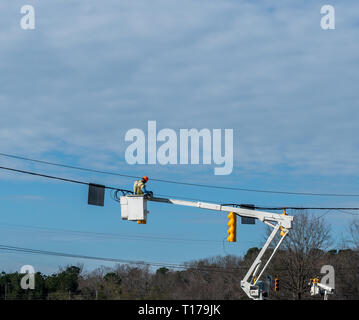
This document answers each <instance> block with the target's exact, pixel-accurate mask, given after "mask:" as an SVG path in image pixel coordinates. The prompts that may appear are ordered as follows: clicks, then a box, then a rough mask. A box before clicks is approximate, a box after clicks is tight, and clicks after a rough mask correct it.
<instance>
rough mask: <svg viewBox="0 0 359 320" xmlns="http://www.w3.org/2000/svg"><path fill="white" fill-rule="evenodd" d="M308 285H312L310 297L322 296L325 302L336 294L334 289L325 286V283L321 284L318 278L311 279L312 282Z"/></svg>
mask: <svg viewBox="0 0 359 320" xmlns="http://www.w3.org/2000/svg"><path fill="white" fill-rule="evenodd" d="M308 285H311V287H310V295H311V296H315V295H318V294H320V295H322V296H324V298H323V299H324V300H328V295H330V294H333V293H334V288H332V287H330V286H328V285H325V284H324V283H320V282H319V279H318V278H313V279H310V282H309V283H308Z"/></svg>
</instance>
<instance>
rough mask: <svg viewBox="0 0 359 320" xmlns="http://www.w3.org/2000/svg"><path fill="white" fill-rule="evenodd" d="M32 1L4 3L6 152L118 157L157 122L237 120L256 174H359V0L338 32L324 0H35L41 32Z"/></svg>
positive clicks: (343, 13)
mask: <svg viewBox="0 0 359 320" xmlns="http://www.w3.org/2000/svg"><path fill="white" fill-rule="evenodd" d="M19 5H20V2H16V1H14V2H7V3H2V4H1V12H2V14H3V15H4V16H5V20H4V22H3V23H2V25H1V26H2V29H1V32H0V41H1V48H0V56H1V59H0V68H1V70H2V72H1V76H0V88H1V89H0V110H1V112H2V117H1V119H0V149H1V150H6V151H8V152H13V153H20V154H21V153H23V154H26V155H36V156H38V157H40V156H41V155H43V154H45V153H49V152H51V151H59V152H60V153H63V154H72V155H74V156H78V157H79V158H80V160H79V161H80V162H81V161H82V162H84V163H90V164H93V165H97V164H98V163H99V162H103V163H108V164H111V165H112V166H113V164H114V163H120V162H119V161H120V159H121V158H122V159H123V157H124V149H125V146H126V145H125V143H124V134H125V132H126V131H127V130H128V129H131V128H135V127H139V128H142V129H145V128H146V125H147V121H148V120H156V121H157V123H158V125H159V127H161V128H166V127H169V128H174V129H176V128H192V127H195V128H199V129H200V128H234V129H235V130H236V134H237V136H236V140H235V149H236V150H237V158H236V161H237V162H236V163H237V164H239V166H240V167H241V168H243V169H244V168H245V169H246V170H249V171H253V172H256V171H258V170H262V171H268V172H269V171H271V170H274V168H275V167H277V166H286V167H287V168H289V169H290V170H293V171H295V172H298V173H299V174H300V173H303V172H305V173H325V174H330V173H333V172H335V173H342V174H355V175H357V174H358V173H359V165H358V161H357V159H358V158H359V151H358V150H359V148H358V146H359V138H358V137H359V136H358V134H357V129H358V124H357V119H358V116H359V114H358V113H359V111H358V108H357V105H358V102H359V96H358V93H357V83H358V80H359V75H358V73H357V69H358V65H359V62H358V58H357V57H358V54H359V44H358V41H357V39H358V32H359V26H358V23H356V21H357V20H356V19H357V17H356V16H355V14H354V12H358V9H359V4H358V2H357V1H347V2H346V3H345V4H344V3H342V2H340V1H334V3H333V5H334V6H335V8H337V29H336V30H332V31H323V30H321V29H320V25H319V23H320V18H321V16H320V4H318V3H313V2H312V1H304V2H303V1H296V2H294V3H291V4H289V3H287V4H283V3H272V2H269V1H257V2H255V3H253V2H248V1H230V0H228V1H181V2H178V1H164V0H155V1H151V2H148V1H143V0H141V1H121V2H119V1H106V3H102V2H98V1H86V2H74V3H72V5H71V6H70V5H65V4H64V3H63V1H51V4H50V3H46V2H43V3H39V2H36V3H35V2H34V5H35V8H36V17H37V24H36V30H35V31H33V32H25V31H23V30H21V29H20V27H19V25H18V20H19ZM122 164H123V163H122ZM123 165H124V167H126V166H125V164H123Z"/></svg>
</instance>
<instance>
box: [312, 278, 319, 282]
mask: <svg viewBox="0 0 359 320" xmlns="http://www.w3.org/2000/svg"><path fill="white" fill-rule="evenodd" d="M310 280H311V282H312V283H319V279H318V278H313V279H310Z"/></svg>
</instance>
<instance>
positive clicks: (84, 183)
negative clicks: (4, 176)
mask: <svg viewBox="0 0 359 320" xmlns="http://www.w3.org/2000/svg"><path fill="white" fill-rule="evenodd" d="M0 169H2V170H7V171H13V172H18V173H25V174H30V175H33V176H38V177H43V178H48V179H54V180H60V181H65V182H71V183H77V184H83V185H87V186H88V185H90V184H91V183H89V182H84V181H79V180H74V179H67V178H61V177H56V176H50V175H47V174H42V173H37V172H32V171H25V170H20V169H14V168H8V167H1V166H0ZM103 187H104V188H105V189H110V190H115V191H120V192H125V193H133V192H132V191H130V190H126V189H119V188H115V187H109V186H103Z"/></svg>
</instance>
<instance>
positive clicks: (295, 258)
mask: <svg viewBox="0 0 359 320" xmlns="http://www.w3.org/2000/svg"><path fill="white" fill-rule="evenodd" d="M293 215H294V221H293V228H292V229H291V230H290V232H289V234H288V236H287V237H286V238H285V240H284V241H283V244H282V246H281V250H280V251H279V252H278V254H277V256H275V258H274V260H273V263H272V265H271V267H270V269H269V270H270V271H271V272H272V273H274V274H278V275H280V288H281V290H280V291H279V292H278V294H277V295H276V296H277V298H286V299H288V295H291V296H292V298H293V299H298V300H300V299H303V298H304V297H305V296H307V297H308V296H309V290H308V282H309V280H310V278H313V277H314V276H316V275H317V274H318V272H319V270H320V266H321V265H322V259H323V257H324V256H325V255H326V251H325V250H327V249H328V247H329V246H330V244H331V236H330V228H329V226H328V225H327V224H326V223H325V222H324V220H321V219H318V218H316V217H314V216H313V215H311V214H309V213H308V212H306V211H304V210H296V211H295V212H293Z"/></svg>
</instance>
